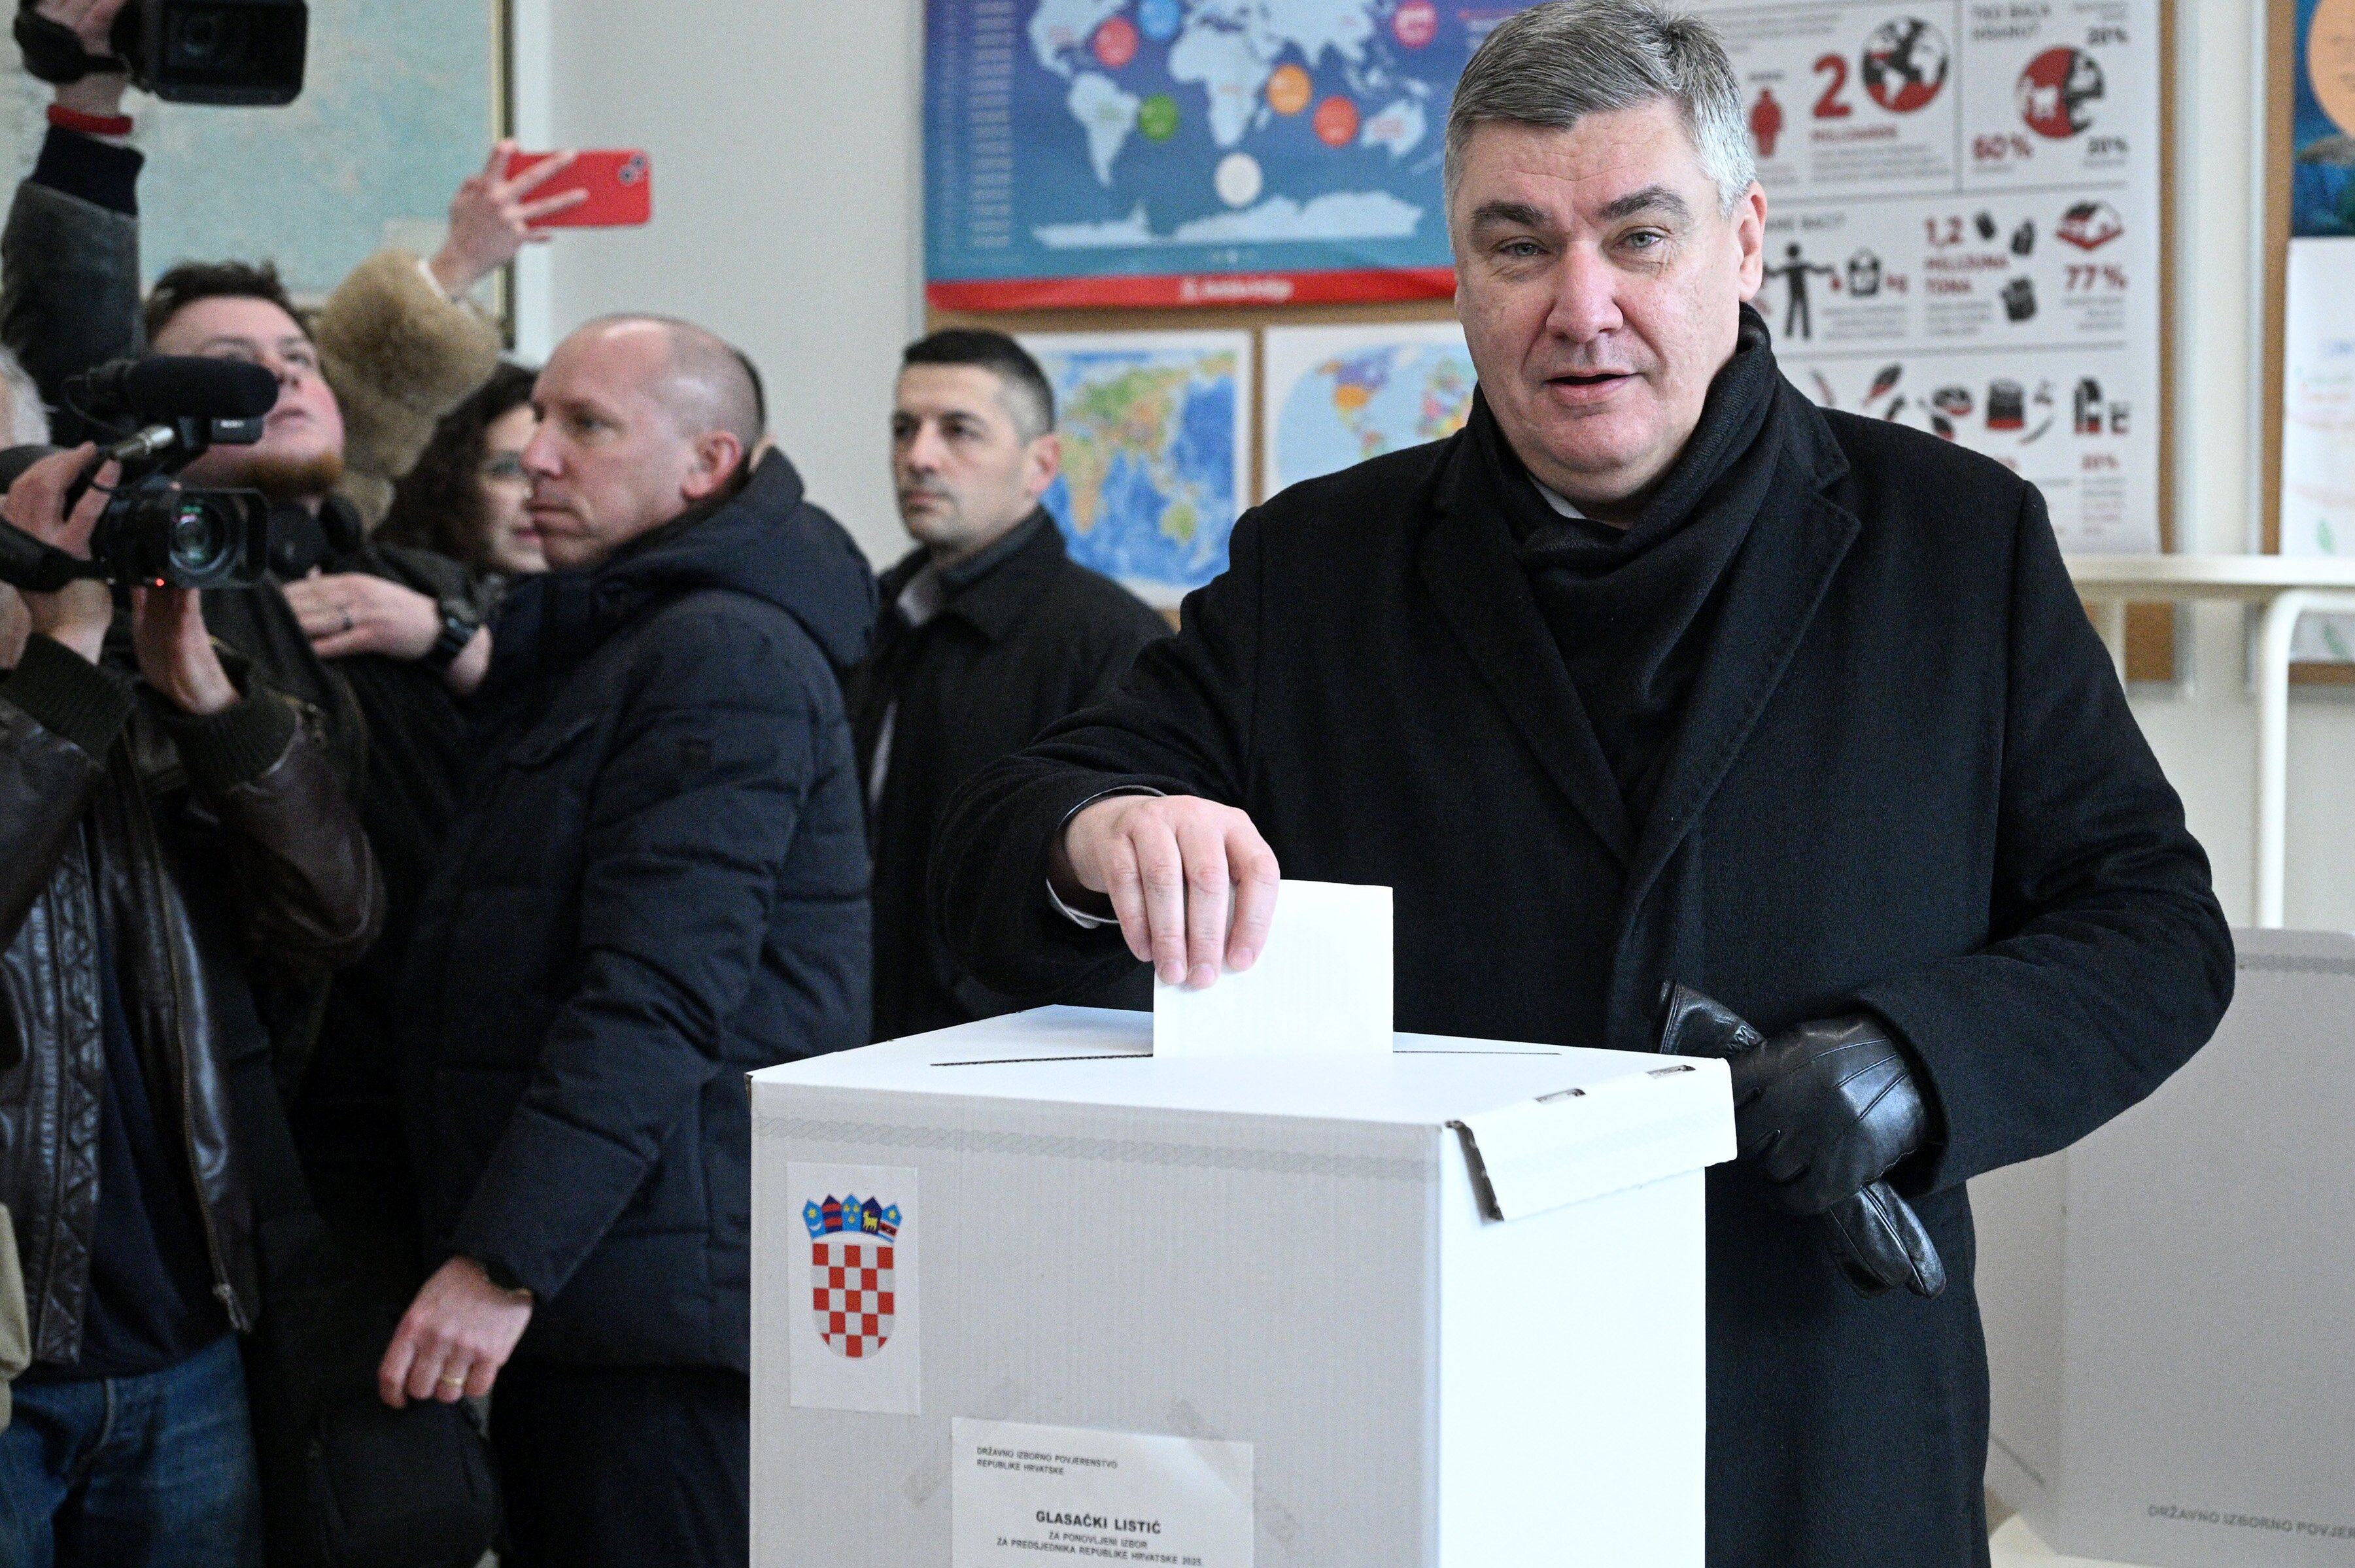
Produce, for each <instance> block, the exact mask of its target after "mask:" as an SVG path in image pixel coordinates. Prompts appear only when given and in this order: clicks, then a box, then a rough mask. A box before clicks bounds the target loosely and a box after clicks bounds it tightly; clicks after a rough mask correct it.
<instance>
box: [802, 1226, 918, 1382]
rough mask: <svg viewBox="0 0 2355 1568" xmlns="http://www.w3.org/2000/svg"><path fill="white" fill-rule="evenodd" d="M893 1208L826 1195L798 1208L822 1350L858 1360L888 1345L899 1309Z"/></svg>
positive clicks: (897, 1228) (812, 1310)
mask: <svg viewBox="0 0 2355 1568" xmlns="http://www.w3.org/2000/svg"><path fill="white" fill-rule="evenodd" d="M900 1219H901V1214H900V1206H899V1205H898V1204H897V1203H886V1202H884V1201H883V1200H881V1199H879V1198H872V1197H868V1198H860V1197H858V1195H857V1194H855V1193H848V1192H846V1193H844V1194H843V1195H842V1196H841V1197H839V1198H837V1197H836V1196H835V1195H834V1194H833V1193H831V1192H829V1193H827V1194H826V1198H825V1199H824V1200H823V1201H821V1200H817V1199H815V1198H814V1199H811V1200H808V1201H807V1202H805V1203H804V1204H803V1205H802V1223H803V1224H804V1225H805V1226H807V1227H808V1229H809V1237H810V1311H811V1313H812V1314H813V1315H815V1317H816V1318H817V1331H818V1337H819V1338H820V1339H822V1340H824V1342H825V1344H826V1349H829V1350H832V1351H833V1352H834V1353H835V1354H836V1355H837V1356H840V1357H843V1358H844V1359H845V1360H853V1361H859V1360H866V1359H868V1357H870V1356H873V1355H875V1354H876V1353H877V1352H878V1351H879V1350H881V1349H883V1347H884V1346H886V1345H888V1344H890V1342H891V1328H892V1322H893V1319H894V1318H895V1317H897V1315H898V1312H899V1307H900V1300H899V1296H900V1289H899V1278H898V1269H899V1241H900Z"/></svg>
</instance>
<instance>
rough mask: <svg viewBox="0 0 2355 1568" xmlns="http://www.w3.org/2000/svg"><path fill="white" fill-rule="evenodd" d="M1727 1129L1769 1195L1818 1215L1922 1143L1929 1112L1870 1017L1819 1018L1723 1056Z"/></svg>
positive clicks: (1909, 1072) (1900, 1053) (1898, 1053)
mask: <svg viewBox="0 0 2355 1568" xmlns="http://www.w3.org/2000/svg"><path fill="white" fill-rule="evenodd" d="M1732 1068H1733V1133H1734V1137H1735V1138H1736V1139H1737V1140H1738V1141H1739V1143H1740V1144H1741V1146H1742V1158H1744V1159H1747V1160H1751V1161H1753V1162H1755V1163H1756V1165H1757V1167H1758V1173H1759V1174H1760V1175H1761V1176H1764V1178H1765V1179H1766V1180H1767V1181H1768V1183H1769V1184H1770V1185H1771V1186H1772V1188H1773V1189H1774V1196H1775V1198H1776V1199H1777V1200H1779V1201H1780V1202H1781V1203H1782V1205H1783V1207H1785V1209H1788V1210H1790V1211H1791V1212H1793V1213H1794V1214H1820V1213H1822V1212H1823V1211H1825V1210H1827V1209H1828V1208H1830V1207H1831V1206H1832V1205H1833V1204H1835V1203H1837V1202H1838V1201H1839V1200H1841V1199H1843V1198H1846V1197H1848V1196H1849V1195H1850V1194H1851V1193H1856V1192H1861V1191H1862V1190H1864V1189H1865V1188H1866V1187H1867V1186H1869V1185H1870V1184H1871V1183H1872V1182H1875V1181H1878V1180H1880V1179H1881V1178H1882V1177H1883V1176H1886V1175H1887V1174H1888V1173H1889V1172H1890V1171H1891V1169H1892V1168H1895V1166H1896V1165H1897V1162H1898V1161H1900V1160H1902V1159H1903V1158H1904V1157H1906V1156H1907V1155H1910V1154H1912V1153H1913V1152H1914V1151H1915V1150H1917V1149H1919V1148H1920V1147H1922V1140H1923V1136H1925V1135H1926V1133H1927V1131H1928V1129H1929V1122H1930V1112H1929V1108H1928V1107H1927V1106H1925V1105H1924V1104H1923V1103H1922V1091H1921V1089H1920V1088H1919V1087H1917V1086H1916V1085H1915V1083H1914V1082H1913V1068H1912V1067H1910V1066H1909V1065H1907V1062H1906V1058H1905V1051H1904V1049H1903V1048H1902V1047H1901V1046H1900V1045H1899V1044H1898V1043H1897V1041H1896V1040H1893V1039H1891V1036H1890V1032H1889V1029H1888V1027H1887V1026H1886V1025H1884V1024H1883V1023H1881V1020H1880V1019H1875V1018H1870V1017H1868V1016H1865V1015H1861V1014H1851V1015H1849V1017H1846V1018H1838V1019H1817V1021H1815V1022H1813V1023H1803V1024H1800V1025H1798V1026H1797V1027H1796V1028H1794V1029H1785V1030H1784V1031H1783V1032H1782V1033H1781V1034H1778V1035H1774V1036H1772V1037H1771V1038H1769V1039H1768V1040H1766V1041H1765V1043H1764V1044H1763V1045H1761V1046H1759V1047H1758V1048H1757V1049H1756V1050H1754V1051H1743V1052H1742V1054H1741V1055H1739V1056H1737V1057H1735V1058H1734V1059H1733V1061H1732Z"/></svg>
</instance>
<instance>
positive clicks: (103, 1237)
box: [0, 447, 383, 1568]
mask: <svg viewBox="0 0 2355 1568" xmlns="http://www.w3.org/2000/svg"><path fill="white" fill-rule="evenodd" d="M91 456H92V449H91V448H89V447H83V448H81V449H80V450H79V451H76V452H71V453H60V454H59V455H57V456H53V457H50V458H48V459H46V460H44V461H43V462H41V463H39V464H35V465H34V466H33V467H32V468H30V469H28V470H27V472H26V473H25V474H24V475H23V476H22V477H20V478H19V479H18V480H17V482H16V485H14V486H12V487H11V488H10V490H9V491H8V494H7V496H6V498H5V501H0V517H5V518H6V520H8V521H9V522H11V523H14V524H15V525H16V526H17V527H18V528H23V529H24V530H26V531H27V533H30V534H32V535H34V536H35V537H36V538H37V539H42V540H44V541H46V542H48V543H49V544H52V545H55V546H57V547H58V548H59V549H63V550H65V551H66V552H68V553H69V554H73V555H80V556H87V555H88V553H89V546H90V538H91V529H92V528H93V526H94V525H95V524H96V522H97V520H98V518H99V516H100V513H101V511H102V510H103V509H104V502H105V496H104V495H102V494H101V493H100V490H99V489H98V488H93V489H92V490H91V493H90V494H88V495H87V496H84V497H83V498H82V499H81V500H80V503H79V504H78V505H76V506H75V507H74V508H73V510H72V512H71V514H70V516H69V515H68V514H67V513H66V510H65V507H64V500H65V496H66V494H67V492H68V490H69V486H70V485H72V484H73V482H74V481H75V479H76V478H77V477H78V476H79V475H80V474H81V473H82V472H83V471H84V470H86V469H87V468H88V467H89V465H90V463H91ZM114 476H115V475H114V474H113V473H112V467H111V465H110V468H109V469H108V470H105V471H101V473H100V474H99V475H97V476H96V477H97V481H98V485H99V486H104V485H108V484H110V483H111V482H112V479H113V478H114ZM23 598H24V603H25V606H26V609H27V613H28V614H29V616H30V620H31V624H32V635H30V637H29V638H28V639H27V642H26V645H25V648H24V652H23V654H22V656H21V657H20V658H19V660H18V662H17V665H16V668H15V670H14V671H13V672H11V673H9V674H8V675H7V676H5V677H0V799H5V801H6V802H7V803H8V804H7V809H6V810H5V812H0V943H5V951H0V1030H5V1048H0V1060H7V1059H9V1058H11V1057H16V1056H18V1055H19V1053H21V1060H18V1061H16V1063H15V1065H13V1066H12V1067H10V1068H9V1069H8V1070H7V1071H6V1072H0V1204H5V1206H6V1208H7V1209H8V1211H10V1213H11V1215H12V1216H13V1217H14V1221H15V1226H16V1241H17V1245H18V1248H19V1250H20V1255H21V1258H22V1262H23V1265H24V1274H25V1285H26V1299H27V1303H28V1305H29V1307H30V1313H31V1331H32V1340H33V1357H34V1365H33V1368H32V1370H31V1371H28V1372H27V1373H26V1374H25V1375H24V1377H22V1378H21V1379H20V1380H19V1381H18V1382H17V1384H16V1399H15V1405H16V1410H15V1420H14V1422H13V1423H12V1424H10V1425H9V1427H8V1428H7V1429H6V1430H5V1432H0V1561H6V1562H10V1563H50V1562H56V1563H63V1564H67V1565H69V1568H70V1565H73V1564H82V1563H88V1564H93V1565H95V1564H105V1565H106V1568H138V1565H142V1564H165V1563H175V1564H176V1563H191V1564H193V1563H258V1562H259V1561H260V1550H259V1541H260V1530H259V1524H258V1511H257V1510H258V1501H257V1492H256V1484H255V1478H254V1466H253V1457H252V1452H251V1442H250V1435H249V1428H248V1423H247V1417H246V1404H245V1389H244V1383H243V1380H242V1375H241V1373H240V1366H239V1358H238V1353H237V1348H236V1344H235V1341H234V1339H232V1337H231V1336H232V1333H233V1332H235V1331H242V1330H244V1329H246V1328H250V1326H251V1324H252V1322H253V1320H254V1316H255V1312H256V1307H257V1299H256V1275H255V1258H254V1235H253V1226H252V1220H251V1215H250V1200H249V1189H248V1187H247V1185H246V1179H245V1175H244V1160H243V1156H242V1145H241V1139H240V1136H239V1132H238V1130H237V1128H236V1126H235V1125H233V1122H232V1113H231V1111H230V1106H231V1104H233V1096H232V1090H231V1083H232V1082H233V1080H234V1079H235V1078H236V1077H237V1075H239V1074H240V1073H244V1072H253V1071H255V1070H256V1069H257V1065H258V1064H266V1061H267V1053H268V1052H269V1051H270V1041H269V1039H268V1037H267V1035H266V1033H265V1031H264V1029H263V1028H262V1026H261V1022H260V1019H259V1015H258V1012H257V1005H256V996H255V993H256V988H257V985H258V983H259V982H260V981H261V978H262V976H263V975H264V974H265V973H268V974H272V975H276V974H286V973H291V974H294V975H301V974H305V973H310V974H317V973H323V972H325V971H326V970H328V969H332V968H334V967H336V966H338V965H344V964H348V963H350V962H351V961H352V960H353V959H354V958H356V957H357V956H358V955H359V954H360V953H361V952H362V951H363V950H364V949H365V948H366V947H367V945H368V942H369V940H370V939H371V938H372V937H373V936H374V935H375V933H376V930H377V926H378V922H379V920H380V919H381V917H382V912H383V893H382V890H381V888H380V886H379V883H378V877H377V870H376V863H375V860H374V858H373V857H372V856H371V854H370V853H369V850H368V841H367V839H366V837H364V836H363V834H362V832H361V830H360V826H359V822H358V819H357V816H355V814H354V813H353V811H352V809H351V807H350V806H349V805H348V804H347V803H346V799H345V797H344V794H343V792H342V791H341V790H340V789H339V788H338V787H337V786H336V781H335V779H334V777H333V776H332V774H331V773H330V771H329V769H328V766H327V763H326V759H325V756H324V755H323V754H322V752H321V750H320V748H319V746H318V744H317V743H316V742H315V741H314V740H313V739H312V738H311V736H310V735H309V733H308V732H307V731H306V730H305V728H304V725H303V724H302V723H301V722H300V720H299V719H298V716H297V713H296V711H295V709H294V708H293V705H292V704H291V703H289V702H288V701H287V700H286V699H284V698H282V697H280V696H278V695H277V694H275V693H274V692H272V690H270V689H269V688H267V687H266V686H264V685H263V684H261V682H260V681H259V680H258V679H257V678H256V677H255V676H254V674H253V673H252V671H251V670H250V667H248V666H247V665H246V664H245V662H244V661H242V660H240V659H237V658H236V657H234V656H230V657H229V658H226V659H225V658H224V657H223V656H222V653H221V651H220V650H219V649H218V647H217V646H216V645H215V644H214V643H213V641H212V639H211V637H210V636H209V635H208V634H207V632H206V629H205V622H204V618H203V615H202V613H201V610H200V605H199V603H198V596H197V594H195V593H193V592H186V591H184V590H173V589H157V590H148V591H142V590H133V592H132V594H131V608H130V613H128V614H127V615H123V614H118V613H117V611H116V608H115V604H114V599H113V595H112V592H110V590H109V589H108V588H107V587H106V586H105V585H104V584H101V583H98V582H91V581H79V582H74V583H72V584H69V586H67V587H66V588H64V589H62V590H60V591H59V592H54V593H27V594H25V595H24V596H23Z"/></svg>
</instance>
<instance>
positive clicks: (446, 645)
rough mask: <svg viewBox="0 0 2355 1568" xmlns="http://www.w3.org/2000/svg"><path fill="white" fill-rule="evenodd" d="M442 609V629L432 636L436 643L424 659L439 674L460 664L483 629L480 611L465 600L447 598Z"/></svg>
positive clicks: (428, 667)
mask: <svg viewBox="0 0 2355 1568" xmlns="http://www.w3.org/2000/svg"><path fill="white" fill-rule="evenodd" d="M440 609H441V612H442V631H441V634H440V635H438V636H436V637H435V638H434V639H433V645H432V647H430V648H428V649H426V650H425V657H424V661H423V662H424V665H425V667H426V668H427V669H430V670H432V671H433V672H434V673H435V674H437V675H438V674H441V673H442V671H445V670H447V669H448V668H449V667H451V666H452V665H453V664H455V663H457V662H458V656H459V655H460V654H463V653H464V652H465V651H466V645H467V644H469V643H471V642H473V641H474V634H475V633H476V632H479V631H481V630H482V629H483V617H482V615H481V613H478V612H477V611H476V610H475V608H474V606H473V605H472V604H469V603H466V601H464V599H456V598H452V599H444V600H442V602H441V604H440Z"/></svg>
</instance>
